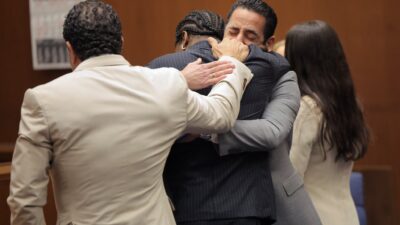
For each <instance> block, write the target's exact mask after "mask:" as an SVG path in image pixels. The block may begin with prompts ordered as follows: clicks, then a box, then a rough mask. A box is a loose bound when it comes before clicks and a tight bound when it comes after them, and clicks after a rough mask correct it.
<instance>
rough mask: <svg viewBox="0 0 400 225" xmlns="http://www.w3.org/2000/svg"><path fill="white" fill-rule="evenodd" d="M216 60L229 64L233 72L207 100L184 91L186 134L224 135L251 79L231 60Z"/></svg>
mask: <svg viewBox="0 0 400 225" xmlns="http://www.w3.org/2000/svg"><path fill="white" fill-rule="evenodd" d="M220 60H229V61H231V62H233V63H234V64H235V69H234V72H233V74H230V75H228V76H227V77H226V78H225V79H223V80H222V81H220V82H219V83H217V84H216V85H215V86H214V87H213V88H212V90H211V92H210V93H209V94H208V96H202V95H200V94H198V93H196V92H193V91H190V90H188V98H187V100H188V101H187V104H188V105H187V129H186V132H188V133H221V132H227V131H228V130H230V129H231V128H232V126H233V124H234V122H235V120H236V118H237V116H238V114H239V109H240V100H241V98H242V95H243V92H244V89H245V87H246V85H247V84H248V82H250V80H251V79H252V77H253V75H252V73H251V71H250V70H249V69H248V68H247V67H246V66H245V65H244V64H242V63H241V62H239V61H237V60H236V59H234V58H232V57H228V56H223V57H221V59H220Z"/></svg>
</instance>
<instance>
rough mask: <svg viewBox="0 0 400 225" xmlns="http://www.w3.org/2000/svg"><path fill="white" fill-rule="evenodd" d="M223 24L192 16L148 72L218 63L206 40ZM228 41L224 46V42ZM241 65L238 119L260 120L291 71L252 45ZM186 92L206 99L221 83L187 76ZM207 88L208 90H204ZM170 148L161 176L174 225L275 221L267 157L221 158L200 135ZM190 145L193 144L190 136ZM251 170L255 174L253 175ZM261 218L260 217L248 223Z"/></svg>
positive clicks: (220, 32) (215, 17) (217, 34)
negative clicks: (246, 73)
mask: <svg viewBox="0 0 400 225" xmlns="http://www.w3.org/2000/svg"><path fill="white" fill-rule="evenodd" d="M223 33H224V21H223V20H222V18H221V17H219V16H218V15H216V14H214V13H212V12H210V11H199V10H198V11H192V12H190V13H189V14H188V15H187V16H185V18H184V19H183V20H182V21H181V22H180V23H179V24H178V26H177V28H176V42H175V45H176V50H177V51H180V52H177V53H173V54H168V55H165V56H161V57H159V58H157V59H155V60H153V61H152V62H150V64H149V67H151V68H158V67H171V66H172V67H175V68H177V69H179V68H183V67H184V66H185V65H186V64H187V63H188V62H191V61H193V60H194V59H196V58H201V59H202V60H203V61H204V62H210V61H214V60H216V58H215V57H214V56H213V54H212V49H211V46H210V44H209V43H208V41H207V39H208V38H209V37H213V38H216V39H219V40H221V38H222V36H223ZM225 41H226V40H224V41H222V43H224V42H225ZM249 47H250V53H249V56H248V57H247V59H246V61H245V65H246V66H248V68H249V69H250V70H251V71H252V72H253V74H254V77H253V80H252V81H251V82H250V83H249V85H248V87H247V89H246V91H245V94H244V96H243V98H242V101H241V109H240V113H239V117H238V118H239V119H242V120H248V119H259V118H261V116H262V115H263V111H264V109H265V107H266V103H267V102H268V101H269V99H270V95H271V92H272V88H273V87H274V85H275V84H276V82H277V81H278V80H279V79H280V77H281V76H282V75H283V74H285V73H286V72H288V71H289V69H290V68H289V64H288V63H287V61H286V60H285V59H284V58H282V57H280V56H278V55H276V54H274V53H267V52H264V51H263V50H262V49H260V48H258V47H257V46H255V45H251V46H249ZM185 78H186V79H187V81H188V84H189V87H190V88H192V89H199V88H202V89H200V90H197V91H198V92H199V93H201V94H207V93H208V92H209V90H210V87H209V86H210V85H211V84H213V83H214V82H216V81H217V80H218V79H221V78H212V79H208V78H207V77H204V78H198V77H197V78H198V79H196V77H193V76H186V77H185ZM204 87H207V88H204ZM200 136H201V137H202V138H197V139H195V140H193V141H191V142H185V141H188V137H187V136H186V137H185V138H182V140H181V142H179V143H175V144H174V145H173V148H172V151H171V153H170V155H169V157H168V160H167V164H166V167H165V171H164V182H165V187H166V190H167V194H168V195H169V197H170V198H171V200H172V203H173V205H174V206H175V208H176V211H175V219H176V221H177V223H178V224H182V225H183V224H188V225H189V224H190V225H191V224H193V225H197V224H199V225H202V224H207V225H208V224H210V225H211V224H221V225H224V224H238V225H247V224H249V225H250V224H254V225H255V224H260V225H261V224H262V225H264V224H271V223H272V222H273V221H274V217H275V207H274V193H273V188H272V182H271V176H270V171H269V168H268V161H267V158H268V156H267V155H266V154H264V153H261V154H260V153H252V154H236V155H231V156H227V157H220V156H219V155H218V154H217V153H218V146H217V145H215V144H214V143H212V142H210V141H209V140H207V137H208V135H200ZM190 137H191V138H190V139H189V140H192V139H193V136H190ZM253 171H257V172H255V173H253ZM251 217H259V218H251Z"/></svg>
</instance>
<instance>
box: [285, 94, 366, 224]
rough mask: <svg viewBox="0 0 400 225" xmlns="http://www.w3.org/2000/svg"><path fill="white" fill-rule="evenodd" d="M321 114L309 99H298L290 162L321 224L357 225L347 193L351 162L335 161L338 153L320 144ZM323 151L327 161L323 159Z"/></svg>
mask: <svg viewBox="0 0 400 225" xmlns="http://www.w3.org/2000/svg"><path fill="white" fill-rule="evenodd" d="M321 118H322V113H321V111H320V108H319V107H318V106H317V105H316V102H315V101H314V100H313V99H312V98H311V97H309V96H304V97H302V99H301V103H300V110H299V112H298V114H297V117H296V120H295V122H294V130H293V142H292V147H291V150H290V160H291V161H292V163H293V166H294V167H295V168H296V170H297V171H298V172H299V173H300V175H302V176H303V177H304V186H305V188H306V190H307V191H308V193H309V195H310V197H311V200H312V202H313V204H314V206H315V209H316V210H317V212H318V215H319V217H320V218H321V221H322V224H324V225H358V224H359V221H358V216H357V211H356V208H355V205H354V202H353V199H352V196H351V193H350V175H351V172H352V168H353V162H352V161H348V162H345V161H344V160H339V161H335V159H336V154H337V151H336V150H335V149H332V150H330V151H327V149H324V148H323V147H321V143H320V142H319V139H318V138H319V136H318V134H319V128H320V126H321ZM324 152H325V153H326V160H324Z"/></svg>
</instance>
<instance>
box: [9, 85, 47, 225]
mask: <svg viewBox="0 0 400 225" xmlns="http://www.w3.org/2000/svg"><path fill="white" fill-rule="evenodd" d="M51 158H52V147H51V143H50V138H49V132H48V126H47V122H46V119H45V116H44V112H43V110H42V108H41V107H40V105H39V103H38V101H37V98H36V97H35V95H34V91H33V90H28V91H27V92H26V93H25V97H24V101H23V104H22V108H21V121H20V127H19V136H18V139H17V142H16V146H15V149H14V154H13V159H12V166H11V181H10V195H9V197H8V199H7V202H8V204H9V206H10V209H11V224H12V225H30V224H35V225H38V224H45V223H46V222H45V219H44V215H43V206H44V205H45V204H46V201H47V185H48V181H49V177H48V170H49V168H50V160H51Z"/></svg>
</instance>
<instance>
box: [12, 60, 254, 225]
mask: <svg viewBox="0 0 400 225" xmlns="http://www.w3.org/2000/svg"><path fill="white" fill-rule="evenodd" d="M223 59H225V60H230V61H232V62H234V63H235V65H236V69H235V72H234V74H233V75H229V76H228V77H227V78H226V79H224V80H223V81H221V82H220V83H218V84H217V85H215V87H214V88H213V90H212V91H211V93H210V94H209V96H208V97H207V96H201V95H199V94H197V93H195V92H192V91H190V90H188V87H187V84H186V81H185V79H184V77H183V76H182V75H181V73H180V72H179V71H178V70H175V69H172V68H161V69H156V70H151V69H148V68H143V67H132V66H130V65H129V63H128V62H127V61H126V60H125V59H124V58H123V57H122V56H120V55H103V56H99V57H94V58H90V59H88V60H86V61H84V62H82V63H81V64H80V65H79V66H78V67H77V68H76V69H75V70H74V71H73V72H72V73H70V74H67V75H64V76H62V77H60V78H58V79H56V80H54V81H52V82H49V83H47V84H44V85H41V86H38V87H36V88H34V89H29V90H28V91H27V92H26V93H25V97H24V101H23V104H22V109H21V122H20V128H19V137H18V139H17V143H16V147H15V151H14V156H13V162H12V172H11V186H10V196H9V198H8V204H9V206H10V208H11V212H12V216H11V221H12V224H14V225H15V224H20V225H29V224H35V225H38V224H45V221H44V217H43V210H42V207H43V205H45V204H46V194H47V184H48V181H49V177H48V172H49V173H50V175H51V177H52V183H53V187H54V194H55V200H56V206H57V211H58V221H57V224H60V225H66V224H70V223H72V224H76V225H81V224H88V225H89V224H90V225H105V224H107V225H111V224H135V225H145V224H146V225H163V224H166V225H170V224H175V221H174V218H173V215H172V212H171V208H170V205H169V203H168V198H167V196H166V194H165V191H164V186H163V180H162V173H163V169H164V164H165V160H166V157H167V155H168V153H169V151H170V148H171V145H172V144H173V143H174V141H175V139H176V138H177V137H179V136H180V135H181V134H182V133H183V132H225V131H227V130H229V129H230V128H231V127H232V126H233V123H234V121H235V119H236V117H237V115H238V110H239V104H240V99H241V96H242V93H243V89H244V87H245V86H246V81H247V82H248V81H250V80H251V77H252V75H251V72H250V71H249V70H248V69H247V67H245V66H244V65H243V64H241V63H240V62H238V61H236V60H234V59H232V58H230V57H223Z"/></svg>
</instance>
